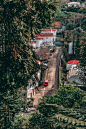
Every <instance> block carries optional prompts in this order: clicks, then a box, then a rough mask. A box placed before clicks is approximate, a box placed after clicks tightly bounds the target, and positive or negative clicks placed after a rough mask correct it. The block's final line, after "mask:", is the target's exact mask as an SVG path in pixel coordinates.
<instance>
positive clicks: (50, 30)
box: [41, 29, 56, 31]
mask: <svg viewBox="0 0 86 129" xmlns="http://www.w3.org/2000/svg"><path fill="white" fill-rule="evenodd" d="M41 30H42V31H56V29H41Z"/></svg>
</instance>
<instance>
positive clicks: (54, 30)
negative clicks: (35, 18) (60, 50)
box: [41, 28, 57, 41]
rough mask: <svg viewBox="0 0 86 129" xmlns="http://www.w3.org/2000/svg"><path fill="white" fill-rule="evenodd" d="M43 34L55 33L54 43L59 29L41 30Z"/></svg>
mask: <svg viewBox="0 0 86 129" xmlns="http://www.w3.org/2000/svg"><path fill="white" fill-rule="evenodd" d="M41 30H42V32H41V33H53V38H54V41H55V39H56V32H57V29H52V28H50V29H41Z"/></svg>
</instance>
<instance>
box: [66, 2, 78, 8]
mask: <svg viewBox="0 0 86 129" xmlns="http://www.w3.org/2000/svg"><path fill="white" fill-rule="evenodd" d="M73 5H74V6H75V7H76V6H80V2H70V3H68V7H72V6H73Z"/></svg>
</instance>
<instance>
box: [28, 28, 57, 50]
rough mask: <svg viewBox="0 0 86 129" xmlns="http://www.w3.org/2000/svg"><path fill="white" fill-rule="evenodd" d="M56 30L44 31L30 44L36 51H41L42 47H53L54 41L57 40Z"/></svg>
mask: <svg viewBox="0 0 86 129" xmlns="http://www.w3.org/2000/svg"><path fill="white" fill-rule="evenodd" d="M56 32H57V30H56V29H52V28H50V29H42V30H41V33H40V34H39V35H36V38H34V39H31V41H30V42H29V43H28V44H29V45H30V46H32V47H33V48H34V49H40V47H42V46H46V47H47V46H52V45H53V41H55V39H56Z"/></svg>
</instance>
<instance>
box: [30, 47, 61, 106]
mask: <svg viewBox="0 0 86 129" xmlns="http://www.w3.org/2000/svg"><path fill="white" fill-rule="evenodd" d="M60 56H61V51H60V47H56V51H55V52H54V53H53V54H52V56H51V58H50V59H49V62H48V69H47V70H46V72H45V77H44V78H45V79H49V84H48V86H47V87H44V86H43V85H42V86H40V87H38V89H39V91H38V90H36V94H35V95H34V96H33V98H34V103H33V105H38V103H39V102H38V99H39V98H42V96H44V95H53V94H56V93H57V89H58V87H59V85H58V82H59V80H58V78H59V74H58V73H59V60H60Z"/></svg>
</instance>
